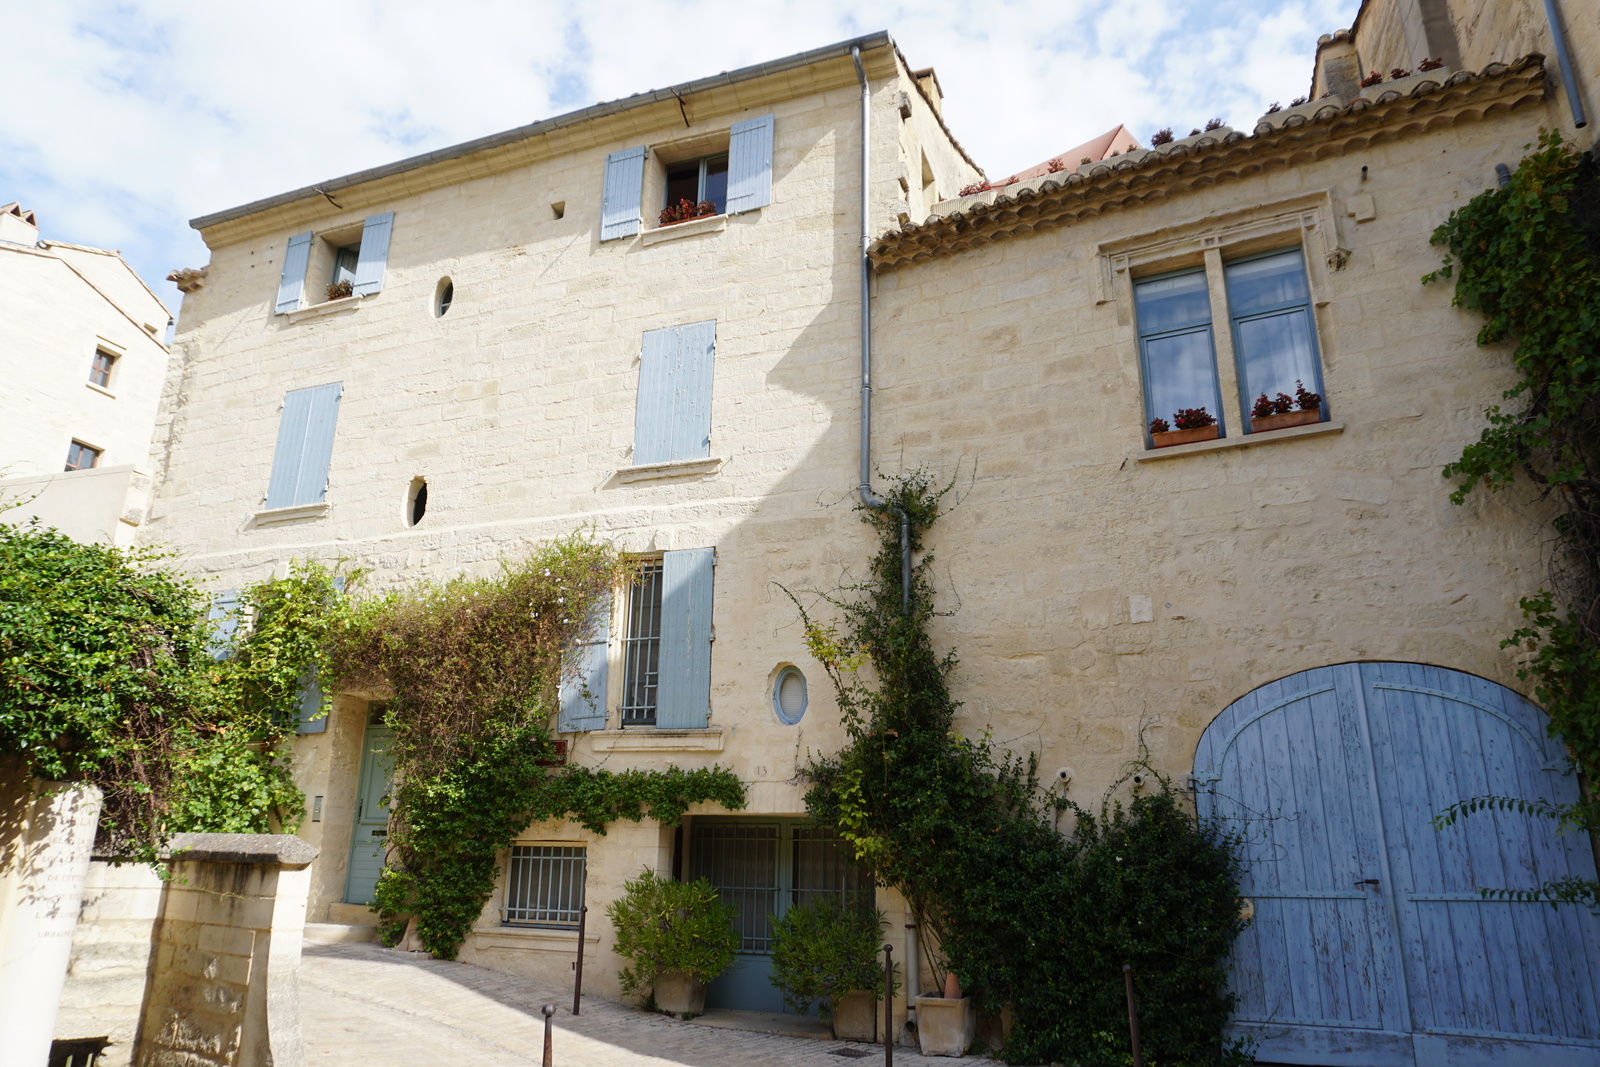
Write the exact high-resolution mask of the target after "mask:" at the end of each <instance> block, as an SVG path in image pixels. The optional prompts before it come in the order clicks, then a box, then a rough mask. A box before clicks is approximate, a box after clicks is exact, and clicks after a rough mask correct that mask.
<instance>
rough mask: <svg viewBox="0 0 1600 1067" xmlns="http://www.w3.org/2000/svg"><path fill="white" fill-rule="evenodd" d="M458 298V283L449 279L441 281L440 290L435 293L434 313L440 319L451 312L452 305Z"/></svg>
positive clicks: (441, 279)
mask: <svg viewBox="0 0 1600 1067" xmlns="http://www.w3.org/2000/svg"><path fill="white" fill-rule="evenodd" d="M455 298H456V283H455V282H453V281H451V280H450V279H449V278H440V279H439V288H438V289H437V290H436V291H435V292H434V297H433V313H434V315H436V316H438V317H439V318H443V317H444V313H445V312H446V311H449V310H450V304H451V302H453V301H454V300H455Z"/></svg>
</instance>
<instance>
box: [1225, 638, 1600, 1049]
mask: <svg viewBox="0 0 1600 1067" xmlns="http://www.w3.org/2000/svg"><path fill="white" fill-rule="evenodd" d="M1547 721H1548V720H1547V719H1546V717H1545V715H1544V713H1543V712H1541V711H1540V710H1539V709H1538V708H1537V707H1535V706H1534V705H1532V704H1531V703H1529V702H1528V701H1526V700H1524V699H1523V698H1522V697H1520V696H1518V695H1517V694H1516V693H1513V692H1512V691H1511V690H1509V689H1506V688H1505V687H1504V686H1500V685H1496V684H1495V683H1493V682H1488V681H1485V680H1484V679H1482V678H1478V677H1475V676H1473V675H1469V674H1463V673H1461V672H1459V671H1451V670H1445V669H1443V668H1439V667H1425V666H1421V665H1419V664H1411V663H1347V664H1341V665H1339V666H1336V667H1323V668H1319V669H1317V670H1312V671H1305V672H1303V673H1300V674H1295V675H1291V676H1290V677H1288V678H1284V679H1280V680H1279V681H1276V682H1273V683H1271V684H1269V685H1265V686H1262V687H1261V688H1260V689H1257V690H1256V691H1255V692H1253V693H1250V694H1248V695H1246V696H1245V697H1244V698H1242V699H1240V700H1238V701H1236V702H1235V703H1233V704H1231V705H1229V706H1228V708H1227V709H1226V710H1225V711H1223V713H1222V714H1221V715H1219V716H1217V719H1216V721H1214V722H1213V723H1212V724H1211V725H1210V726H1209V727H1208V728H1207V730H1206V732H1205V735H1204V736H1203V737H1202V738H1201V741H1200V747H1199V750H1198V751H1197V753H1196V755H1195V773H1194V784H1195V788H1196V801H1197V804H1198V807H1199V811H1200V814H1201V816H1202V817H1215V818H1218V819H1220V820H1222V821H1223V822H1224V823H1225V824H1226V825H1227V826H1228V828H1229V829H1231V830H1232V831H1233V832H1234V833H1236V834H1238V835H1239V836H1240V838H1241V839H1242V841H1243V852H1244V858H1245V874H1244V880H1243V885H1242V892H1243V894H1244V896H1245V897H1246V898H1248V899H1249V900H1250V901H1251V903H1252V904H1253V905H1254V909H1255V918H1254V921H1253V922H1252V923H1251V925H1250V926H1249V927H1248V928H1247V929H1246V930H1245V932H1244V933H1243V934H1242V935H1241V936H1240V938H1239V941H1238V943H1237V944H1236V945H1235V947H1234V954H1233V961H1232V964H1233V979H1232V980H1233V989H1234V991H1235V992H1236V993H1237V994H1238V996H1239V1004H1238V1008H1237V1011H1236V1014H1235V1017H1234V1026H1235V1029H1236V1031H1237V1032H1238V1033H1240V1034H1248V1035H1250V1036H1252V1037H1254V1038H1255V1039H1256V1041H1257V1042H1258V1047H1257V1056H1258V1058H1259V1059H1260V1060H1261V1061H1262V1062H1268V1063H1309V1064H1325V1065H1330V1067H1331V1065H1343V1064H1350V1065H1360V1067H1388V1065H1404V1067H1412V1065H1428V1067H1432V1065H1435V1064H1451V1065H1458V1064H1461V1065H1465V1064H1519V1065H1521V1064H1527V1065H1530V1067H1556V1065H1561V1067H1567V1065H1582V1067H1600V1002H1597V985H1600V983H1597V979H1596V970H1597V968H1600V919H1597V917H1596V916H1595V915H1594V914H1592V913H1590V912H1589V911H1588V910H1586V909H1582V908H1579V907H1576V906H1572V905H1562V906H1560V907H1556V908H1553V907H1551V906H1550V905H1548V904H1523V903H1514V902H1508V901H1491V900H1485V899H1483V897H1482V896H1481V895H1480V894H1479V893H1478V892H1477V891H1478V889H1479V888H1480V887H1492V888H1510V889H1532V888H1534V887H1536V886H1538V885H1540V884H1542V883H1543V882H1545V881H1547V880H1549V879H1552V878H1559V877H1562V876H1564V875H1569V874H1570V875H1576V876H1578V877H1581V878H1593V877H1594V875H1595V867H1594V856H1593V853H1592V852H1591V850H1590V845H1589V840H1588V837H1587V835H1584V834H1581V833H1572V834H1567V835H1564V836H1559V837H1558V836H1556V834H1555V832H1554V830H1555V824H1554V823H1552V822H1550V821H1548V820H1545V819H1537V818H1530V817H1528V816H1523V815H1517V814H1512V813H1501V812H1495V813H1479V814H1475V815H1473V816H1470V817H1468V818H1466V819H1463V820H1460V821H1458V822H1457V823H1455V825H1453V826H1451V827H1448V828H1446V829H1444V830H1434V829H1433V826H1432V821H1431V820H1432V819H1433V817H1434V816H1435V815H1437V814H1438V813H1439V812H1440V811H1442V810H1444V809H1445V808H1446V807H1448V806H1449V805H1451V804H1453V803H1455V802H1456V801H1458V800H1465V799H1467V798H1469V797H1474V796H1483V795H1488V794H1497V795H1501V796H1516V797H1525V798H1529V799H1534V798H1540V797H1543V798H1546V799H1549V800H1554V801H1556V802H1558V803H1570V802H1571V801H1574V800H1576V799H1577V796H1578V786H1577V782H1576V780H1575V779H1574V778H1573V777H1572V775H1571V774H1570V773H1568V760H1567V757H1566V755H1565V753H1564V751H1563V750H1562V747H1561V745H1560V743H1559V742H1558V741H1555V740H1552V739H1551V738H1549V737H1548V736H1547V734H1546V731H1545V726H1546V723H1547Z"/></svg>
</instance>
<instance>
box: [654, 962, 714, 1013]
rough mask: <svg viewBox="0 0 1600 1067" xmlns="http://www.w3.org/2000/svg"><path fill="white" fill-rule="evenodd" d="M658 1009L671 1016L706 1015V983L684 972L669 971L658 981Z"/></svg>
mask: <svg viewBox="0 0 1600 1067" xmlns="http://www.w3.org/2000/svg"><path fill="white" fill-rule="evenodd" d="M655 993H656V1008H657V1009H658V1010H660V1011H664V1012H667V1013H668V1014H671V1015H704V1014H705V1010H706V983H705V982H697V981H695V980H694V979H693V978H692V977H690V976H689V975H688V974H686V973H684V972H683V971H668V972H667V973H665V974H663V975H662V976H661V977H659V978H657V979H656V985H655Z"/></svg>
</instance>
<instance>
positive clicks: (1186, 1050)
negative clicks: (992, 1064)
mask: <svg viewBox="0 0 1600 1067" xmlns="http://www.w3.org/2000/svg"><path fill="white" fill-rule="evenodd" d="M948 488H949V487H948V486H947V487H945V488H944V489H939V488H936V487H935V486H934V485H933V484H932V483H931V481H930V479H929V478H928V476H927V475H926V474H925V473H922V472H914V473H911V474H908V475H905V476H903V477H901V478H900V479H898V480H897V481H896V483H895V484H894V485H893V487H892V489H891V490H890V491H888V492H887V493H886V497H887V499H888V501H889V504H890V507H889V508H887V509H884V510H872V509H863V519H864V520H865V521H866V522H868V523H870V524H871V525H872V526H873V527H874V529H875V530H876V532H877V534H878V537H879V542H878V548H877V552H876V554H875V555H874V556H873V558H872V561H871V569H870V574H869V577H868V579H867V580H866V581H864V582H862V583H860V584H857V585H854V586H848V587H846V588H845V589H844V590H843V591H842V592H841V593H840V594H838V595H834V596H829V597H826V598H825V600H826V603H828V604H829V605H830V606H831V607H832V608H833V609H834V610H835V611H837V612H838V614H839V615H840V616H841V621H840V622H838V623H828V622H824V621H821V620H819V619H816V618H813V617H812V616H811V614H810V613H808V612H807V611H806V609H805V608H804V607H801V614H802V617H803V619H804V622H805V629H806V637H807V641H808V644H809V646H810V649H811V651H812V654H813V655H814V656H815V657H816V659H817V660H818V661H819V662H820V663H821V664H822V666H823V669H824V670H825V671H826V672H827V675H828V677H829V680H830V681H831V682H832V683H833V687H834V691H835V693H836V695H837V697H838V702H839V707H840V710H841V712H842V715H843V720H844V725H845V730H846V735H847V737H848V743H847V744H846V745H845V747H844V748H843V749H842V750H841V751H839V752H838V753H836V754H834V755H831V756H825V757H817V758H814V759H813V760H812V761H811V763H810V764H809V766H808V767H807V768H806V771H805V775H806V777H807V779H808V781H809V783H810V787H809V789H808V791H807V794H806V805H807V808H808V810H809V811H810V812H811V814H812V816H813V817H814V818H816V819H817V820H818V821H819V822H821V823H823V824H825V825H829V826H832V827H835V828H837V830H838V832H839V833H840V835H841V836H842V837H844V838H845V839H846V840H847V841H849V842H850V843H851V845H852V846H853V847H854V849H855V852H856V855H857V857H858V858H860V859H862V860H864V861H866V862H868V863H870V864H871V865H872V868H873V870H874V872H875V875H876V877H877V878H878V880H879V881H880V882H881V883H883V884H885V885H889V886H892V887H893V888H894V889H896V890H898V891H899V892H900V894H901V895H902V896H903V897H904V898H905V899H906V901H907V903H908V905H909V907H910V909H911V911H912V913H913V915H914V916H915V917H916V920H917V923H918V926H919V929H920V930H921V931H923V932H924V934H925V935H927V934H931V935H932V937H931V938H927V940H928V941H929V942H930V943H929V946H928V947H929V948H930V950H931V951H930V959H933V960H934V961H935V963H936V971H938V970H941V969H943V968H948V969H950V970H953V971H955V973H956V974H957V976H958V978H959V980H960V982H961V984H962V986H963V987H964V988H965V989H968V990H970V991H971V992H972V993H973V995H975V996H976V997H977V998H978V1002H979V1005H980V1010H982V1011H984V1012H985V1013H987V1014H990V1015H993V1014H996V1013H998V1012H999V1011H1000V1009H1001V1007H1002V1006H1003V1005H1005V1004H1010V1005H1011V1006H1012V1009H1013V1018H1014V1026H1013V1029H1012V1032H1011V1036H1010V1038H1009V1040H1008V1041H1007V1042H1006V1045H1005V1048H1004V1050H1003V1051H1002V1056H1003V1058H1004V1059H1005V1060H1006V1061H1007V1062H1009V1063H1041V1062H1052V1061H1062V1062H1070V1063H1081V1064H1086V1065H1098V1064H1107V1065H1109V1064H1117V1065H1121V1064H1123V1063H1125V1062H1127V1056H1128V1043H1127V1040H1128V1034H1127V1023H1126V1006H1125V1002H1124V1000H1123V975H1122V966H1123V964H1124V963H1130V964H1132V965H1133V967H1134V969H1135V974H1136V979H1135V981H1136V986H1137V991H1138V995H1139V998H1140V1003H1141V1005H1142V1009H1141V1010H1142V1011H1143V1012H1144V1013H1145V1016H1146V1023H1145V1026H1144V1028H1143V1029H1142V1032H1141V1037H1142V1040H1143V1044H1144V1049H1145V1054H1146V1055H1147V1056H1148V1057H1149V1062H1161V1063H1189V1064H1204V1063H1219V1062H1240V1063H1242V1062H1248V1057H1247V1056H1246V1055H1245V1054H1244V1053H1243V1052H1242V1051H1241V1050H1240V1049H1239V1048H1237V1047H1234V1046H1231V1045H1225V1043H1224V1042H1223V1039H1222V1033H1221V1031H1222V1026H1223V1024H1224V1023H1225V1022H1226V1020H1227V1017H1228V1012H1229V1010H1230V1008H1231V1005H1232V999H1231V997H1230V996H1229V995H1228V994H1227V993H1226V991H1225V986H1226V982H1225V978H1226V973H1225V970H1224V967H1223V961H1224V959H1225V958H1226V956H1227V954H1228V952H1229V950H1230V948H1231V946H1232V943H1233V939H1234V937H1235V935H1236V934H1237V933H1238V931H1239V930H1240V929H1241V928H1242V926H1243V920H1241V918H1240V916H1239V905H1238V899H1237V897H1238V894H1237V889H1236V883H1237V877H1236V876H1237V860H1236V858H1235V851H1234V849H1233V846H1232V843H1231V842H1230V841H1229V840H1227V839H1225V838H1224V837H1222V836H1220V835H1219V834H1218V833H1217V832H1215V831H1214V830H1212V829H1211V828H1208V827H1205V826H1202V825H1200V824H1198V823H1197V822H1196V820H1195V818H1194V816H1193V815H1192V814H1191V813H1190V812H1189V810H1188V808H1187V806H1186V805H1185V803H1184V802H1183V799H1182V798H1181V796H1180V795H1179V794H1178V793H1177V792H1176V791H1175V790H1173V789H1172V788H1171V785H1170V783H1169V782H1168V781H1167V780H1166V779H1165V778H1164V777H1162V776H1160V775H1159V774H1156V773H1154V772H1153V771H1152V770H1151V769H1150V768H1148V767H1143V768H1142V770H1143V772H1144V773H1145V774H1146V775H1148V776H1149V777H1150V778H1152V779H1153V780H1154V782H1155V785H1154V787H1153V788H1149V789H1148V790H1147V791H1144V792H1141V793H1138V794H1136V795H1134V796H1133V798H1132V799H1131V800H1130V801H1129V802H1128V803H1126V804H1122V803H1119V802H1116V801H1114V800H1111V799H1109V798H1110V796H1111V794H1110V793H1108V794H1107V797H1108V799H1107V800H1106V801H1105V802H1104V803H1103V804H1102V805H1101V807H1100V810H1099V811H1097V812H1092V811H1089V810H1086V809H1084V808H1081V807H1079V806H1078V805H1076V804H1074V803H1072V802H1071V801H1068V800H1066V799H1064V798H1061V797H1058V796H1055V795H1053V794H1050V793H1047V792H1045V791H1043V790H1041V788H1040V783H1039V780H1038V776H1037V755H1036V754H1030V755H1026V756H1018V755H1015V754H1013V753H1010V752H1008V751H1006V750H1004V749H1001V748H999V747H998V746H995V745H993V744H992V743H991V742H990V740H989V738H988V737H986V736H985V737H981V738H977V739H971V738H967V737H964V736H962V735H961V734H960V733H959V732H958V731H957V730H956V728H955V714H956V711H957V709H958V708H959V706H960V705H959V702H957V701H956V700H955V699H954V698H953V697H952V696H951V694H950V690H949V679H950V676H951V674H952V673H953V672H954V671H955V670H956V668H957V666H958V660H957V657H956V655H955V653H954V652H953V651H949V650H945V651H941V650H939V649H938V648H936V647H935V645H934V643H933V640H932V637H931V636H930V633H929V627H930V624H931V623H932V621H933V620H934V619H935V618H936V617H938V616H939V614H940V612H938V611H937V610H935V607H934V590H933V587H932V584H931V582H930V581H929V578H928V575H929V573H930V569H931V567H932V564H933V556H932V554H931V553H922V555H921V557H920V559H919V560H918V562H917V564H916V566H915V568H914V569H913V572H912V597H911V610H910V612H909V613H908V612H905V611H903V610H902V607H901V584H900V583H901V578H900V563H901V560H900V531H899V521H900V518H899V517H900V515H901V514H904V515H905V516H906V517H907V518H908V519H909V520H910V533H911V544H912V549H913V551H915V552H919V553H921V552H922V550H923V539H924V537H925V535H926V534H927V531H928V530H929V529H930V528H931V527H932V526H933V524H934V523H935V522H936V521H937V519H938V516H939V510H940V504H941V501H942V499H943V497H944V496H945V494H946V492H948ZM1130 773H1131V772H1130ZM1114 788H1115V787H1114ZM1067 813H1070V814H1071V815H1072V816H1074V818H1075V826H1074V829H1073V830H1072V832H1071V833H1070V834H1069V835H1068V836H1067V837H1065V838H1064V837H1063V836H1062V835H1061V834H1059V833H1057V831H1056V830H1055V828H1054V820H1055V818H1056V817H1058V816H1059V815H1062V814H1067Z"/></svg>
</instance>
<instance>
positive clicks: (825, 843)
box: [789, 826, 875, 908]
mask: <svg viewBox="0 0 1600 1067" xmlns="http://www.w3.org/2000/svg"><path fill="white" fill-rule="evenodd" d="M828 896H831V897H834V898H835V899H837V900H838V901H839V903H840V904H842V905H843V906H845V907H861V908H871V907H872V906H873V903H874V896H875V894H874V892H873V884H872V875H871V873H870V872H869V871H868V870H867V869H866V868H865V867H863V866H862V865H861V864H860V863H857V862H856V861H855V859H853V858H852V857H851V855H850V852H849V850H848V849H847V848H846V847H845V842H844V841H843V839H841V838H840V837H839V835H838V834H836V833H834V832H833V831H832V830H825V829H821V828H818V827H810V826H797V827H795V829H794V888H793V889H792V890H790V897H789V902H790V904H809V903H811V902H812V901H814V900H819V899H821V898H822V897H828Z"/></svg>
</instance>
